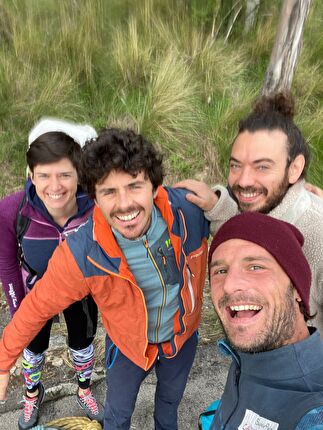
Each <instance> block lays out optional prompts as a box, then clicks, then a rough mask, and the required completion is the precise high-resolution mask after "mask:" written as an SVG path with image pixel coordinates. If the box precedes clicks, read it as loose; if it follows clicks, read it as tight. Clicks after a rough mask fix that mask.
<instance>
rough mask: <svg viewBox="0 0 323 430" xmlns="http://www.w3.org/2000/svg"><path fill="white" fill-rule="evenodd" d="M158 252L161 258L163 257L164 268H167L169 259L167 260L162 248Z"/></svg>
mask: <svg viewBox="0 0 323 430" xmlns="http://www.w3.org/2000/svg"><path fill="white" fill-rule="evenodd" d="M157 251H158V253H159V254H160V255H161V257H162V262H163V265H164V266H166V263H167V258H166V255H165V254H164V253H163V250H162V248H161V247H159V248H158V249H157Z"/></svg>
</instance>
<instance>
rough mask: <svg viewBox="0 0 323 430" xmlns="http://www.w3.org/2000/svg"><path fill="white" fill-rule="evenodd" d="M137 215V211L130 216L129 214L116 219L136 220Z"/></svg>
mask: <svg viewBox="0 0 323 430" xmlns="http://www.w3.org/2000/svg"><path fill="white" fill-rule="evenodd" d="M138 214H139V211H137V212H133V213H132V214H129V215H118V216H117V218H118V219H120V220H121V221H131V220H132V219H134V218H136V216H138Z"/></svg>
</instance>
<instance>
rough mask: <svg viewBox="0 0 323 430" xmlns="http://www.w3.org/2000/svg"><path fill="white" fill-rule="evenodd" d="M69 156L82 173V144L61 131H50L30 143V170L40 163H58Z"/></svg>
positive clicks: (77, 169)
mask: <svg viewBox="0 0 323 430" xmlns="http://www.w3.org/2000/svg"><path fill="white" fill-rule="evenodd" d="M63 158H68V159H69V160H70V162H71V163H72V164H73V167H75V169H76V171H77V174H78V175H79V174H80V167H81V166H80V162H81V158H82V150H81V147H80V145H79V144H78V143H77V142H75V140H74V139H72V138H71V137H70V136H68V135H67V134H65V133H63V132H60V131H50V132H48V133H44V134H42V135H40V136H39V137H37V139H35V140H34V141H33V143H32V144H31V145H30V147H29V149H28V151H27V153H26V159H27V164H28V167H29V170H30V171H31V173H33V172H34V168H35V167H36V166H37V165H38V164H50V163H56V162H57V161H60V160H62V159H63Z"/></svg>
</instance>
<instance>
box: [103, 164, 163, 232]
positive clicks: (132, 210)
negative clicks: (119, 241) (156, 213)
mask: <svg viewBox="0 0 323 430" xmlns="http://www.w3.org/2000/svg"><path fill="white" fill-rule="evenodd" d="M95 189H96V191H95V195H96V198H95V201H96V204H97V206H98V207H99V208H100V209H101V211H102V213H103V215H104V217H105V219H106V220H107V222H108V223H109V225H110V226H111V227H113V228H115V229H116V230H117V231H118V232H119V233H120V234H122V236H124V237H125V238H127V239H131V240H133V239H137V238H139V237H141V236H142V235H143V234H145V233H146V231H147V230H148V228H149V226H150V221H151V213H152V209H153V204H154V197H155V195H156V192H154V191H153V185H152V183H151V181H150V180H149V178H146V177H145V174H144V172H139V173H138V174H137V176H135V177H133V176H131V175H129V174H128V173H126V172H124V171H115V170H113V171H112V172H111V173H110V174H109V175H108V176H107V177H106V178H105V179H104V181H103V182H102V183H100V184H97V185H96V188H95Z"/></svg>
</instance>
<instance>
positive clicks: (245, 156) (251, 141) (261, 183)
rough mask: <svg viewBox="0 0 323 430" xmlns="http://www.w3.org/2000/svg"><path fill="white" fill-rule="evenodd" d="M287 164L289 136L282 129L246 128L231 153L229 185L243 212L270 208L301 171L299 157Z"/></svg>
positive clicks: (267, 210)
mask: <svg viewBox="0 0 323 430" xmlns="http://www.w3.org/2000/svg"><path fill="white" fill-rule="evenodd" d="M300 157H303V156H298V157H297V159H295V160H293V161H292V162H291V164H290V165H289V166H288V165H287V158H288V154H287V136H286V135H285V133H283V132H282V131H281V130H272V131H270V130H259V131H255V132H252V133H251V132H249V131H244V132H242V133H240V134H239V135H238V136H237V138H236V140H235V142H234V144H233V146H232V151H231V157H230V173H229V178H228V183H229V186H230V187H231V189H232V192H233V194H234V195H235V197H236V198H237V200H238V204H239V208H240V210H241V211H242V212H245V211H258V212H263V213H268V212H270V211H271V210H272V209H273V208H275V207H276V206H277V205H278V204H279V203H280V202H281V200H282V199H283V197H284V195H285V194H286V192H287V190H288V187H289V185H290V184H293V183H295V182H296V181H297V180H298V179H299V177H300V175H301V172H302V169H303V167H302V168H301V170H300V171H298V170H297V169H296V170H295V167H296V168H298V162H299V158H300Z"/></svg>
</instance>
